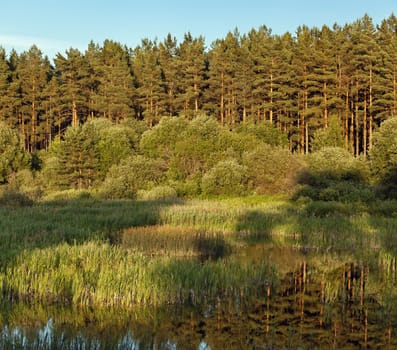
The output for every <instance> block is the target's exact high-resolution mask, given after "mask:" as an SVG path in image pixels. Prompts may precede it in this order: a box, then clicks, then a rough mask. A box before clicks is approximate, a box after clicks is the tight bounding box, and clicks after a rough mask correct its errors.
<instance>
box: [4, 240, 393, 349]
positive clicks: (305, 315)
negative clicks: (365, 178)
mask: <svg viewBox="0 0 397 350" xmlns="http://www.w3.org/2000/svg"><path fill="white" fill-rule="evenodd" d="M247 256H249V257H250V258H251V259H261V260H263V259H265V260H266V261H269V262H271V263H272V264H274V266H275V268H276V270H277V271H278V273H277V276H278V281H276V282H273V283H272V285H273V286H274V287H272V288H270V287H269V288H267V289H265V292H264V293H263V295H257V294H255V293H254V294H253V295H250V296H247V295H239V296H236V295H233V296H228V295H227V294H226V295H221V296H219V297H218V298H217V299H216V300H208V301H207V302H205V303H204V304H201V305H183V306H182V305H178V306H166V307H163V308H142V307H137V308H136V309H132V310H123V311H120V310H109V309H100V310H98V309H90V308H87V309H81V308H73V307H71V306H69V307H59V306H51V305H26V304H23V303H12V304H10V303H5V304H4V305H3V307H2V309H1V312H0V325H1V333H0V348H1V349H87V350H88V349H200V350H204V349H207V350H209V349H316V348H319V349H322V348H324V349H342V348H343V349H367V348H368V349H377V348H378V349H395V348H397V337H396V335H397V334H396V326H397V287H396V286H397V283H396V281H397V263H396V259H395V257H394V256H393V255H391V254H387V253H385V252H373V253H372V254H371V255H370V256H365V257H361V258H359V259H358V258H357V257H355V258H352V257H351V256H349V255H343V254H341V253H339V254H335V253H334V254H330V253H327V252H310V251H302V250H299V249H292V248H279V247H275V246H269V245H258V246H254V247H250V248H249V249H247V250H246V251H245V254H243V255H242V256H241V258H242V259H245V258H246V257H247ZM252 288H255V286H252Z"/></svg>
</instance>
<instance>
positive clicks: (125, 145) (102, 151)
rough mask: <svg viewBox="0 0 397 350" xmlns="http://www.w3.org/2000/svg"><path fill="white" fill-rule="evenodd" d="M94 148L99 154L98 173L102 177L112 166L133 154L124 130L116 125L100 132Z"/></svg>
mask: <svg viewBox="0 0 397 350" xmlns="http://www.w3.org/2000/svg"><path fill="white" fill-rule="evenodd" d="M96 148H97V149H98V153H99V154H98V156H99V171H100V173H101V176H103V177H105V175H106V173H107V172H108V171H109V169H110V167H111V166H112V165H114V164H118V163H120V161H121V160H122V159H125V158H127V157H129V156H132V154H133V149H132V148H131V143H130V140H129V137H128V134H127V130H126V128H124V127H121V126H117V125H111V127H109V128H106V129H102V130H100V132H99V139H98V142H97V145H96Z"/></svg>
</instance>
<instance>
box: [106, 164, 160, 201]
mask: <svg viewBox="0 0 397 350" xmlns="http://www.w3.org/2000/svg"><path fill="white" fill-rule="evenodd" d="M163 177H164V166H163V162H162V161H160V160H155V159H150V158H146V157H144V156H133V157H129V158H127V159H123V160H122V161H121V162H120V164H118V165H114V166H112V167H111V168H110V170H109V172H108V174H107V176H106V178H105V181H104V182H103V184H102V186H101V187H100V189H99V193H100V195H101V196H102V197H105V198H111V199H115V198H136V195H137V192H138V190H148V189H150V188H152V187H154V186H156V185H158V184H160V182H161V180H162V179H163Z"/></svg>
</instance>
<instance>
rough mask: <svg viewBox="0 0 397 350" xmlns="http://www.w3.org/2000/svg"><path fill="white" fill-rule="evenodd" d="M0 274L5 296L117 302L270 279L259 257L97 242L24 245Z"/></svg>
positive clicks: (190, 297)
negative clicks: (148, 251)
mask: <svg viewBox="0 0 397 350" xmlns="http://www.w3.org/2000/svg"><path fill="white" fill-rule="evenodd" d="M1 276H2V279H3V296H4V297H5V298H8V299H9V298H11V299H22V300H28V301H43V302H47V303H49V302H54V303H66V304H73V305H80V306H88V305H98V306H117V307H131V306H134V305H155V306H159V305H163V304H175V303H185V302H194V303H196V302H200V301H202V300H204V299H205V300H210V299H212V298H215V297H217V296H219V295H222V294H223V293H225V292H226V291H228V292H229V293H239V291H240V290H241V289H246V290H247V293H245V295H248V294H249V293H256V292H260V291H261V288H262V287H263V285H264V284H265V282H267V283H269V281H273V280H274V279H275V277H274V271H273V270H272V269H271V267H270V266H269V265H268V264H265V263H256V264H252V263H249V262H246V263H241V261H239V260H236V259H224V260H217V261H213V260H207V261H205V262H204V263H199V262H197V261H194V260H187V259H185V260H184V259H182V260H181V259H176V258H170V257H156V258H155V257H148V256H145V255H142V254H137V253H135V254H132V253H131V252H130V251H129V250H128V249H124V248H121V247H117V246H111V245H109V244H106V243H100V242H88V243H85V244H83V245H68V244H62V245H58V246H56V247H52V248H46V249H36V250H33V251H31V252H28V251H25V252H24V253H23V254H21V255H20V256H19V257H18V258H17V259H16V261H15V262H14V263H13V264H12V265H10V266H8V267H7V268H6V270H5V272H4V273H3V274H1Z"/></svg>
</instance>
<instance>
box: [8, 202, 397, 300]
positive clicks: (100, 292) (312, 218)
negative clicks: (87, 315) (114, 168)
mask: <svg viewBox="0 0 397 350" xmlns="http://www.w3.org/2000/svg"><path fill="white" fill-rule="evenodd" d="M394 212H397V202H396V203H394V202H389V203H387V204H384V205H383V207H382V204H380V205H379V208H378V209H376V204H373V205H372V204H371V205H366V206H362V205H355V204H351V203H350V204H341V203H332V202H331V203H324V202H313V201H310V200H307V201H305V200H301V201H298V202H288V201H287V200H283V199H276V200H274V201H272V200H269V199H267V198H264V199H263V200H261V197H252V198H245V199H225V200H214V199H213V200H187V201H180V200H165V201H100V200H97V199H95V198H80V199H74V200H62V199H56V200H53V201H48V202H41V203H36V204H34V205H33V206H31V207H15V208H10V207H8V206H5V207H0V253H1V254H0V263H1V264H0V286H3V293H4V295H5V297H6V298H11V299H13V298H22V299H27V300H43V301H44V300H45V301H46V302H48V301H51V302H57V303H72V304H76V305H109V306H122V307H130V306H132V305H137V304H142V305H144V304H145V305H146V304H151V305H161V304H163V303H179V302H185V301H188V300H192V301H193V300H195V301H197V300H200V298H204V296H205V298H207V297H208V298H211V297H215V296H216V295H220V294H222V293H224V292H225V291H226V290H233V291H234V292H236V291H237V290H238V289H241V288H245V286H248V287H247V288H249V286H251V289H253V290H256V289H257V288H256V286H260V285H261V284H262V283H264V281H265V280H267V279H269V280H272V281H274V280H275V275H274V274H273V272H272V271H271V269H270V268H269V266H268V264H264V263H261V264H259V263H258V264H257V265H255V263H253V262H252V261H250V262H247V263H244V265H241V259H240V260H235V258H225V257H226V256H228V254H229V253H230V252H231V251H232V250H233V251H235V252H238V250H239V249H240V247H241V246H243V245H249V244H251V243H253V242H258V241H267V242H271V243H274V244H277V245H289V246H290V245H292V246H297V247H299V248H302V249H304V250H308V249H309V250H312V249H313V250H316V251H327V252H337V253H338V254H340V253H342V252H343V253H344V254H350V256H351V257H352V259H353V258H354V259H356V260H363V259H365V257H366V255H368V251H370V250H373V249H375V250H377V251H382V252H386V253H388V254H390V255H391V256H396V252H397V237H396V234H395V232H397V217H396V216H394V215H392V213H394ZM182 256H183V257H186V256H189V257H192V256H204V257H216V258H222V257H223V259H220V260H216V261H214V260H211V261H205V262H200V260H187V259H185V258H181V257H182ZM177 257H179V258H177ZM237 261H238V262H237ZM272 276H273V277H272ZM252 286H253V287H252ZM258 288H259V287H258ZM259 290H260V288H259ZM193 296H194V298H193Z"/></svg>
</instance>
